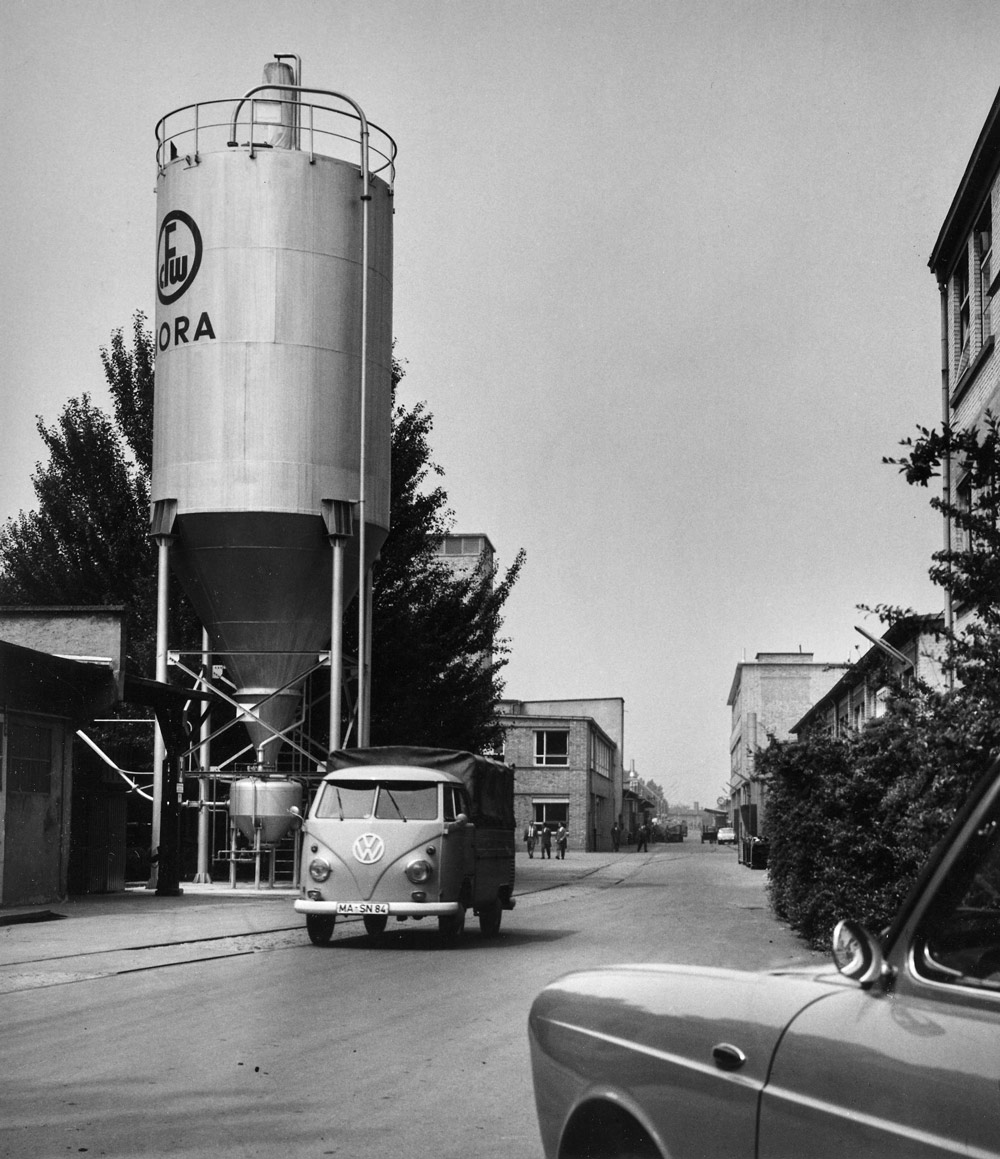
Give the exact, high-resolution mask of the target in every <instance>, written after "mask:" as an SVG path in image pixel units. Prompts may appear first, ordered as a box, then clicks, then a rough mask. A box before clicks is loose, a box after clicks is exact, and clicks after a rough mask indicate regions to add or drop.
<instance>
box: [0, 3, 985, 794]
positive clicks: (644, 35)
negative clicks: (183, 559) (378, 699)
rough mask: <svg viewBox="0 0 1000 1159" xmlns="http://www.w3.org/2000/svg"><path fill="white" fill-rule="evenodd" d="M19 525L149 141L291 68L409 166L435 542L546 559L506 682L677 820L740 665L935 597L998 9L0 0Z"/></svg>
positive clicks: (117, 315)
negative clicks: (909, 479) (969, 210)
mask: <svg viewBox="0 0 1000 1159" xmlns="http://www.w3.org/2000/svg"><path fill="white" fill-rule="evenodd" d="M0 34H2V39H3V43H4V46H5V51H4V64H3V70H4V73H3V96H4V101H3V107H4V111H5V113H4V128H3V140H4V164H3V166H2V169H0V207H2V211H3V218H4V235H5V242H4V256H3V262H2V263H0V293H2V301H3V309H2V311H0V392H2V395H0V397H2V412H0V413H2V424H0V518H6V517H8V516H12V515H16V514H17V512H18V511H19V510H22V509H24V510H29V509H31V508H32V507H33V506H34V495H33V492H32V489H31V482H30V477H31V473H32V471H33V470H34V466H35V463H36V462H37V461H38V460H39V459H41V458H43V446H42V443H41V441H40V439H39V438H38V435H37V433H36V429H35V422H36V416H37V415H40V416H42V418H43V419H44V421H45V422H46V424H51V423H53V422H54V421H55V420H56V418H57V417H58V415H59V413H60V411H61V410H62V407H63V405H64V404H65V402H66V401H67V400H68V399H69V398H71V397H75V396H78V395H80V394H82V393H84V392H88V393H89V394H90V395H91V396H92V398H93V399H94V400H95V401H96V402H98V403H99V404H101V405H106V404H107V394H106V392H105V389H104V380H103V374H102V369H101V363H100V358H99V349H100V347H101V346H102V345H105V344H106V343H107V342H108V341H109V338H110V336H111V333H112V332H113V331H114V330H115V329H117V328H119V327H123V328H125V330H126V333H128V332H129V330H130V325H131V318H132V315H133V314H134V312H135V311H136V310H142V311H144V312H145V313H146V314H147V315H148V316H149V317H152V315H153V306H154V266H155V248H156V228H155V196H154V187H155V182H156V167H155V157H154V135H153V133H154V127H155V125H156V122H157V121H158V120H159V118H160V117H161V116H163V115H164V114H166V113H167V112H169V111H171V110H172V109H174V108H177V107H179V106H181V105H186V104H189V103H192V102H195V101H206V100H214V99H223V98H229V97H233V96H237V95H239V94H241V93H243V92H244V91H246V89H247V88H249V87H251V86H252V85H254V84H257V83H259V80H260V76H261V70H262V68H263V65H264V64H265V63H266V62H267V61H268V60H269V59H270V58H271V57H272V56H273V55H274V54H275V53H298V54H299V55H300V56H301V57H302V58H303V68H304V81H305V82H306V83H307V84H313V85H317V86H320V87H324V88H331V89H336V90H339V91H341V92H345V93H347V94H349V95H350V96H352V97H353V98H354V99H355V100H356V101H358V103H359V104H360V105H361V106H362V107H363V109H364V110H365V112H366V114H367V115H368V117H369V118H370V119H371V120H372V121H374V122H376V123H377V124H378V125H380V126H382V127H383V128H384V129H385V130H387V131H388V132H389V133H390V134H391V135H392V136H393V137H394V138H395V140H396V142H397V145H398V148H399V156H398V164H397V179H396V196H395V210H396V213H395V220H394V246H395V268H394V299H393V332H394V334H395V339H396V353H397V355H398V356H399V357H400V358H402V359H403V360H404V361H405V363H406V372H407V373H406V377H405V379H404V381H403V384H402V388H401V392H400V400H401V401H402V402H404V403H407V404H409V405H412V404H414V403H416V402H419V401H425V402H426V403H427V407H428V409H429V411H430V412H431V413H432V414H433V416H434V428H433V432H432V435H431V443H432V447H433V451H434V458H435V460H436V461H437V462H438V463H439V464H440V465H441V466H442V468H443V469H444V472H445V477H444V485H445V487H446V490H447V492H448V497H449V506H450V508H451V509H452V510H453V512H454V516H455V530H456V531H459V532H462V531H465V532H485V533H486V534H487V535H488V536H489V538H490V540H491V541H492V543H493V544H494V546H495V548H496V550H497V553H498V557H499V561H500V564H501V567H504V566H506V565H508V564H509V563H510V562H512V561H513V559H514V558H515V556H516V554H517V552H518V550H519V549H521V548H524V550H525V552H526V556H527V561H526V564H525V567H524V570H523V573H522V576H521V578H520V579H519V581H518V583H517V585H516V587H515V589H514V591H513V593H512V595H511V597H510V600H509V602H508V605H507V611H506V617H505V625H504V634H505V636H506V637H507V638H508V639H509V642H510V648H511V653H510V662H509V664H508V666H507V667H506V669H505V670H504V674H505V678H506V695H507V696H509V697H512V698H517V699H554V698H577V697H622V698H623V699H624V702H625V736H624V753H623V756H624V762H625V767H626V769H627V768H629V766H630V765H631V764H632V763H633V762H634V765H635V768H636V771H637V772H638V773H639V774H640V775H641V776H642V777H644V778H647V779H653V780H655V781H656V782H657V783H658V784H659V785H660V786H661V787H663V788H665V789H666V791H667V795H668V797H669V798H670V799H671V800H672V801H674V802H676V803H681V802H684V803H690V802H692V801H693V800H698V801H699V802H700V803H701V804H703V805H704V804H706V803H712V802H714V801H715V800H716V798H717V797H718V796H720V795H721V794H722V793H723V792H724V788H725V785H726V783H727V781H728V771H729V737H730V729H731V719H730V710H729V709H728V707H727V704H726V701H727V697H728V694H729V690H730V686H731V684H732V680H733V676H734V673H735V670H736V665H737V664H738V663H739V662H740V661H741V660H743V659H750V660H752V659H753V657H754V655H755V654H756V653H757V652H769V651H798V650H799V649H802V650H803V651H806V652H812V653H813V654H814V656H815V658H816V659H817V660H821V661H829V662H831V663H842V662H845V661H849V660H852V659H857V658H858V656H859V655H860V654H861V653H862V652H864V651H865V650H867V647H868V644H867V641H865V640H864V639H863V638H862V637H861V636H860V635H859V634H858V633H857V632H856V631H855V627H856V626H857V625H860V626H862V627H866V630H869V631H878V625H877V623H876V622H875V621H874V620H873V619H872V618H871V617H866V616H865V615H864V613H862V612H859V611H858V610H857V608H858V605H874V604H879V603H888V604H895V605H902V606H908V607H913V608H915V609H917V610H919V611H924V612H930V611H937V610H940V608H941V606H942V598H941V595H940V593H939V591H938V590H937V589H935V588H934V587H933V586H932V585H931V583H930V581H929V580H928V579H927V568H928V565H929V563H930V555H931V553H932V552H933V551H935V550H936V549H937V548H938V546H939V544H940V541H941V527H940V523H939V520H938V518H937V516H936V515H935V514H934V513H933V512H932V511H931V509H930V507H929V506H928V500H929V498H930V493H928V492H927V491H922V490H919V489H914V488H910V487H908V486H907V485H906V484H905V482H903V481H902V479H901V478H900V477H899V476H898V474H897V472H896V470H895V468H893V467H892V466H887V465H885V464H883V463H882V458H883V456H887V455H888V456H891V455H893V454H895V453H897V450H898V443H899V441H900V440H901V439H902V438H905V437H906V436H908V435H911V434H913V433H914V432H915V430H916V427H917V426H918V425H927V426H933V425H934V424H935V423H937V422H938V421H939V419H940V409H941V408H940V377H939V362H940V332H939V313H938V311H939V305H938V291H937V286H936V285H935V282H934V279H933V276H932V275H931V273H930V272H929V270H928V268H927V259H928V256H929V254H930V252H931V249H932V247H933V245H934V242H935V239H936V237H937V234H938V231H939V229H940V227H941V224H942V222H943V220H944V217H945V215H946V213H947V211H948V208H949V205H950V204H951V200H952V197H953V195H954V193H955V190H956V188H957V185H958V183H959V181H960V179H961V177H962V173H963V171H964V169H965V166H966V163H967V161H968V159H969V155H970V153H971V151H972V148H973V146H974V144H975V141H976V138H977V136H978V134H979V131H980V129H981V127H982V125H983V122H984V121H985V118H986V115H987V112H988V111H989V108H990V105H991V102H992V100H993V99H994V96H995V94H996V92H997V86H998V85H1000V22H998V20H997V8H996V3H995V0H955V2H947V0H912V2H905V3H904V2H902V0H895V2H889V0H886V2H881V3H877V4H873V3H869V2H855V0H842V2H838V3H831V2H829V0H792V2H785V0H774V2H766V0H745V2H736V0H696V2H684V3H681V2H674V0H634V2H624V0H585V2H581V0H575V2H574V0H492V2H487V0H461V2H459V0H449V2H444V0H365V2H362V0H354V2H351V3H347V2H341V0H294V2H292V0H266V2H259V0H242V2H238V3H237V2H230V0H193V2H192V0H173V2H172V3H170V4H150V3H145V2H141V0H103V2H102V0H73V2H70V0H66V2H53V0H28V2H24V0H0Z"/></svg>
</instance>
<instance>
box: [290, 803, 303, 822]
mask: <svg viewBox="0 0 1000 1159" xmlns="http://www.w3.org/2000/svg"><path fill="white" fill-rule="evenodd" d="M288 812H289V814H290V815H291V816H292V817H294V818H295V819H296V820H297V821H298V822H299V824H300V825H301V824H302V810H301V809H300V808H299V807H298V805H289V806H288Z"/></svg>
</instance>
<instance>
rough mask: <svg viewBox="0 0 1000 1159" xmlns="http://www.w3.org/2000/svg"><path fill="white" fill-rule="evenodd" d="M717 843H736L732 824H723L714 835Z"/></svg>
mask: <svg viewBox="0 0 1000 1159" xmlns="http://www.w3.org/2000/svg"><path fill="white" fill-rule="evenodd" d="M715 840H716V842H717V843H718V844H719V845H735V844H736V830H735V829H734V828H733V827H732V825H723V826H722V828H721V829H720V830H719V832H718V833H717V834H716V837H715Z"/></svg>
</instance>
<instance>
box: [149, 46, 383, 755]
mask: <svg viewBox="0 0 1000 1159" xmlns="http://www.w3.org/2000/svg"><path fill="white" fill-rule="evenodd" d="M291 59H296V58H291ZM300 71H301V70H300V67H299V66H298V62H297V60H296V68H295V69H293V68H292V67H290V66H289V65H288V64H287V63H285V58H278V59H277V60H276V62H274V63H272V64H270V65H269V66H268V67H267V69H266V71H265V81H266V85H267V87H265V86H263V85H262V86H257V87H256V88H254V89H251V90H249V91H248V93H247V94H245V95H244V96H243V97H236V98H231V99H228V100H222V101H211V102H206V103H200V104H196V105H190V106H187V107H185V108H182V109H178V110H175V111H174V112H173V113H170V114H168V115H167V116H166V117H164V118H163V120H162V121H161V122H160V123H159V125H158V126H157V143H158V147H157V171H158V179H157V230H158V236H157V258H156V276H157V305H156V345H157V359H156V396H155V405H154V448H153V473H152V482H151V499H152V520H153V533H154V535H155V536H156V537H157V542H158V543H159V544H160V545H161V601H162V600H163V599H165V596H163V595H162V592H163V591H164V590H165V581H164V578H163V577H164V574H165V567H164V557H165V555H166V554H167V552H168V551H169V559H170V563H171V566H172V567H173V568H174V570H175V571H176V573H177V575H178V577H179V578H180V580H181V582H182V584H183V587H184V589H185V591H186V592H187V593H188V595H189V597H190V598H191V600H192V602H193V604H194V606H195V608H196V610H197V612H198V615H199V616H200V618H201V620H202V623H203V624H204V626H205V628H206V630H207V631H208V633H209V637H210V639H211V643H212V647H213V650H214V651H216V652H217V653H219V654H222V655H225V656H226V658H227V666H228V670H229V672H230V673H231V674H232V675H233V679H234V681H235V683H236V684H237V685H238V691H237V692H236V693H235V694H234V699H235V700H237V701H238V702H239V703H240V704H241V705H243V706H245V707H248V708H250V709H251V710H252V711H253V713H254V714H255V715H256V717H258V718H259V720H260V722H261V723H257V722H256V721H255V720H253V719H252V718H250V719H248V722H247V723H248V727H249V728H250V732H251V737H252V739H253V741H254V744H255V746H257V747H258V749H259V748H260V746H262V745H264V744H265V742H266V741H267V740H268V739H269V738H270V737H272V736H274V735H275V734H276V733H278V732H280V731H281V730H283V729H287V728H288V727H289V726H290V724H291V723H292V722H293V720H294V718H295V714H296V711H297V707H298V704H299V700H300V691H299V689H298V687H296V685H295V681H296V678H297V677H299V676H301V674H302V673H303V672H305V671H307V670H308V669H309V668H311V667H312V666H313V665H314V664H315V663H316V658H317V653H319V652H320V651H322V650H323V649H325V648H328V647H330V642H331V635H332V636H333V638H334V645H333V649H331V651H335V650H336V649H337V647H338V631H339V607H342V603H341V604H340V605H339V606H338V601H342V602H346V601H347V600H349V599H350V598H351V596H352V595H353V594H354V592H356V591H357V589H358V585H359V578H360V577H362V576H363V575H366V574H367V572H368V569H369V568H370V566H371V563H372V562H373V560H374V558H375V556H376V554H377V552H378V550H379V548H380V546H381V544H382V542H383V541H384V539H385V536H386V534H387V533H388V528H389V447H390V406H391V368H392V178H393V157H394V153H395V146H394V145H393V143H392V140H391V138H389V137H388V136H387V135H386V134H385V133H383V132H382V131H381V130H379V129H377V127H375V126H370V125H369V124H368V122H367V120H366V119H365V117H364V114H363V112H362V111H361V109H360V108H359V106H357V105H356V104H355V103H354V102H353V101H352V100H350V98H347V97H344V96H343V95H342V94H337V93H334V92H330V91H327V90H321V89H314V88H308V89H307V88H303V87H302V86H301V82H300ZM352 516H353V533H352V534H345V533H346V532H349V531H350V530H351V528H350V525H351V522H352V519H351V517H352ZM168 545H169V548H168ZM331 547H333V550H331ZM338 553H342V554H340V555H338ZM362 558H363V565H362V562H361V561H362ZM341 559H342V560H343V580H342V586H341V589H340V591H339V593H338V592H337V590H336V588H335V584H336V583H337V582H338V581H337V573H338V572H339V570H340V563H339V560H341ZM335 561H336V562H335ZM331 593H333V595H331ZM361 602H362V604H364V602H365V601H361ZM164 619H165V617H164ZM360 628H361V631H362V634H364V630H365V624H364V621H362V623H361V625H360ZM162 650H163V649H162V647H161V652H162ZM338 659H339V651H338V652H337V655H336V656H335V657H334V662H335V663H336V660H338ZM159 669H160V664H159V663H158V673H157V675H158V678H160V679H163V678H164V676H163V675H162V674H161V672H160V671H159ZM336 688H337V691H338V692H339V682H338V683H337V685H336ZM338 699H339V698H338ZM262 701H264V702H265V703H263V704H262V703H261V702H262ZM337 707H338V708H339V705H338V706H337ZM332 718H333V712H332V711H331V720H332Z"/></svg>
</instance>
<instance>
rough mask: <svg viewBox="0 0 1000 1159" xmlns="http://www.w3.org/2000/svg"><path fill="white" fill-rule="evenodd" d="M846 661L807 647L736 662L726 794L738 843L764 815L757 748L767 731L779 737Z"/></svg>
mask: <svg viewBox="0 0 1000 1159" xmlns="http://www.w3.org/2000/svg"><path fill="white" fill-rule="evenodd" d="M847 667H848V665H846V664H821V663H819V662H817V661H814V660H813V654H812V652H758V653H757V655H756V657H755V658H754V659H753V660H744V661H742V662H741V663H739V664H737V665H736V673H735V675H734V676H733V683H732V687H731V688H730V690H729V700H728V701H727V703H728V704H729V707H730V709H731V710H732V727H731V730H730V734H729V772H730V778H729V794H730V809H731V812H732V824H733V828H735V829H736V839H737V845H738V847H740V848H742V846H741V844H740V843H741V842H742V841H743V840H744V839H747V838H750V837H755V836H757V834H758V833H759V832H760V830H761V826H762V825H763V821H764V808H765V803H764V799H763V793H762V786H761V784H760V782H759V781H758V780H757V779H756V775H755V762H756V754H757V750H758V749H760V748H763V747H765V746H766V744H767V739H768V737H769V736H775V737H777V738H778V739H779V740H784V739H786V738H787V737H789V736H790V735H791V731H792V726H793V725H794V724H796V722H797V721H799V720H801V718H802V716H803V714H804V713H805V711H806V710H807V709H808V708H810V707H811V706H812V705H813V704H815V703H816V701H817V700H819V699H820V697H822V696H824V695H825V694H826V693H827V692H828V691H829V690H830V688H831V687H832V686H833V685H834V683H835V682H836V681H837V680H838V679H839V678H840V676H841V675H842V673H843V672H844V670H845V668H847Z"/></svg>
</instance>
